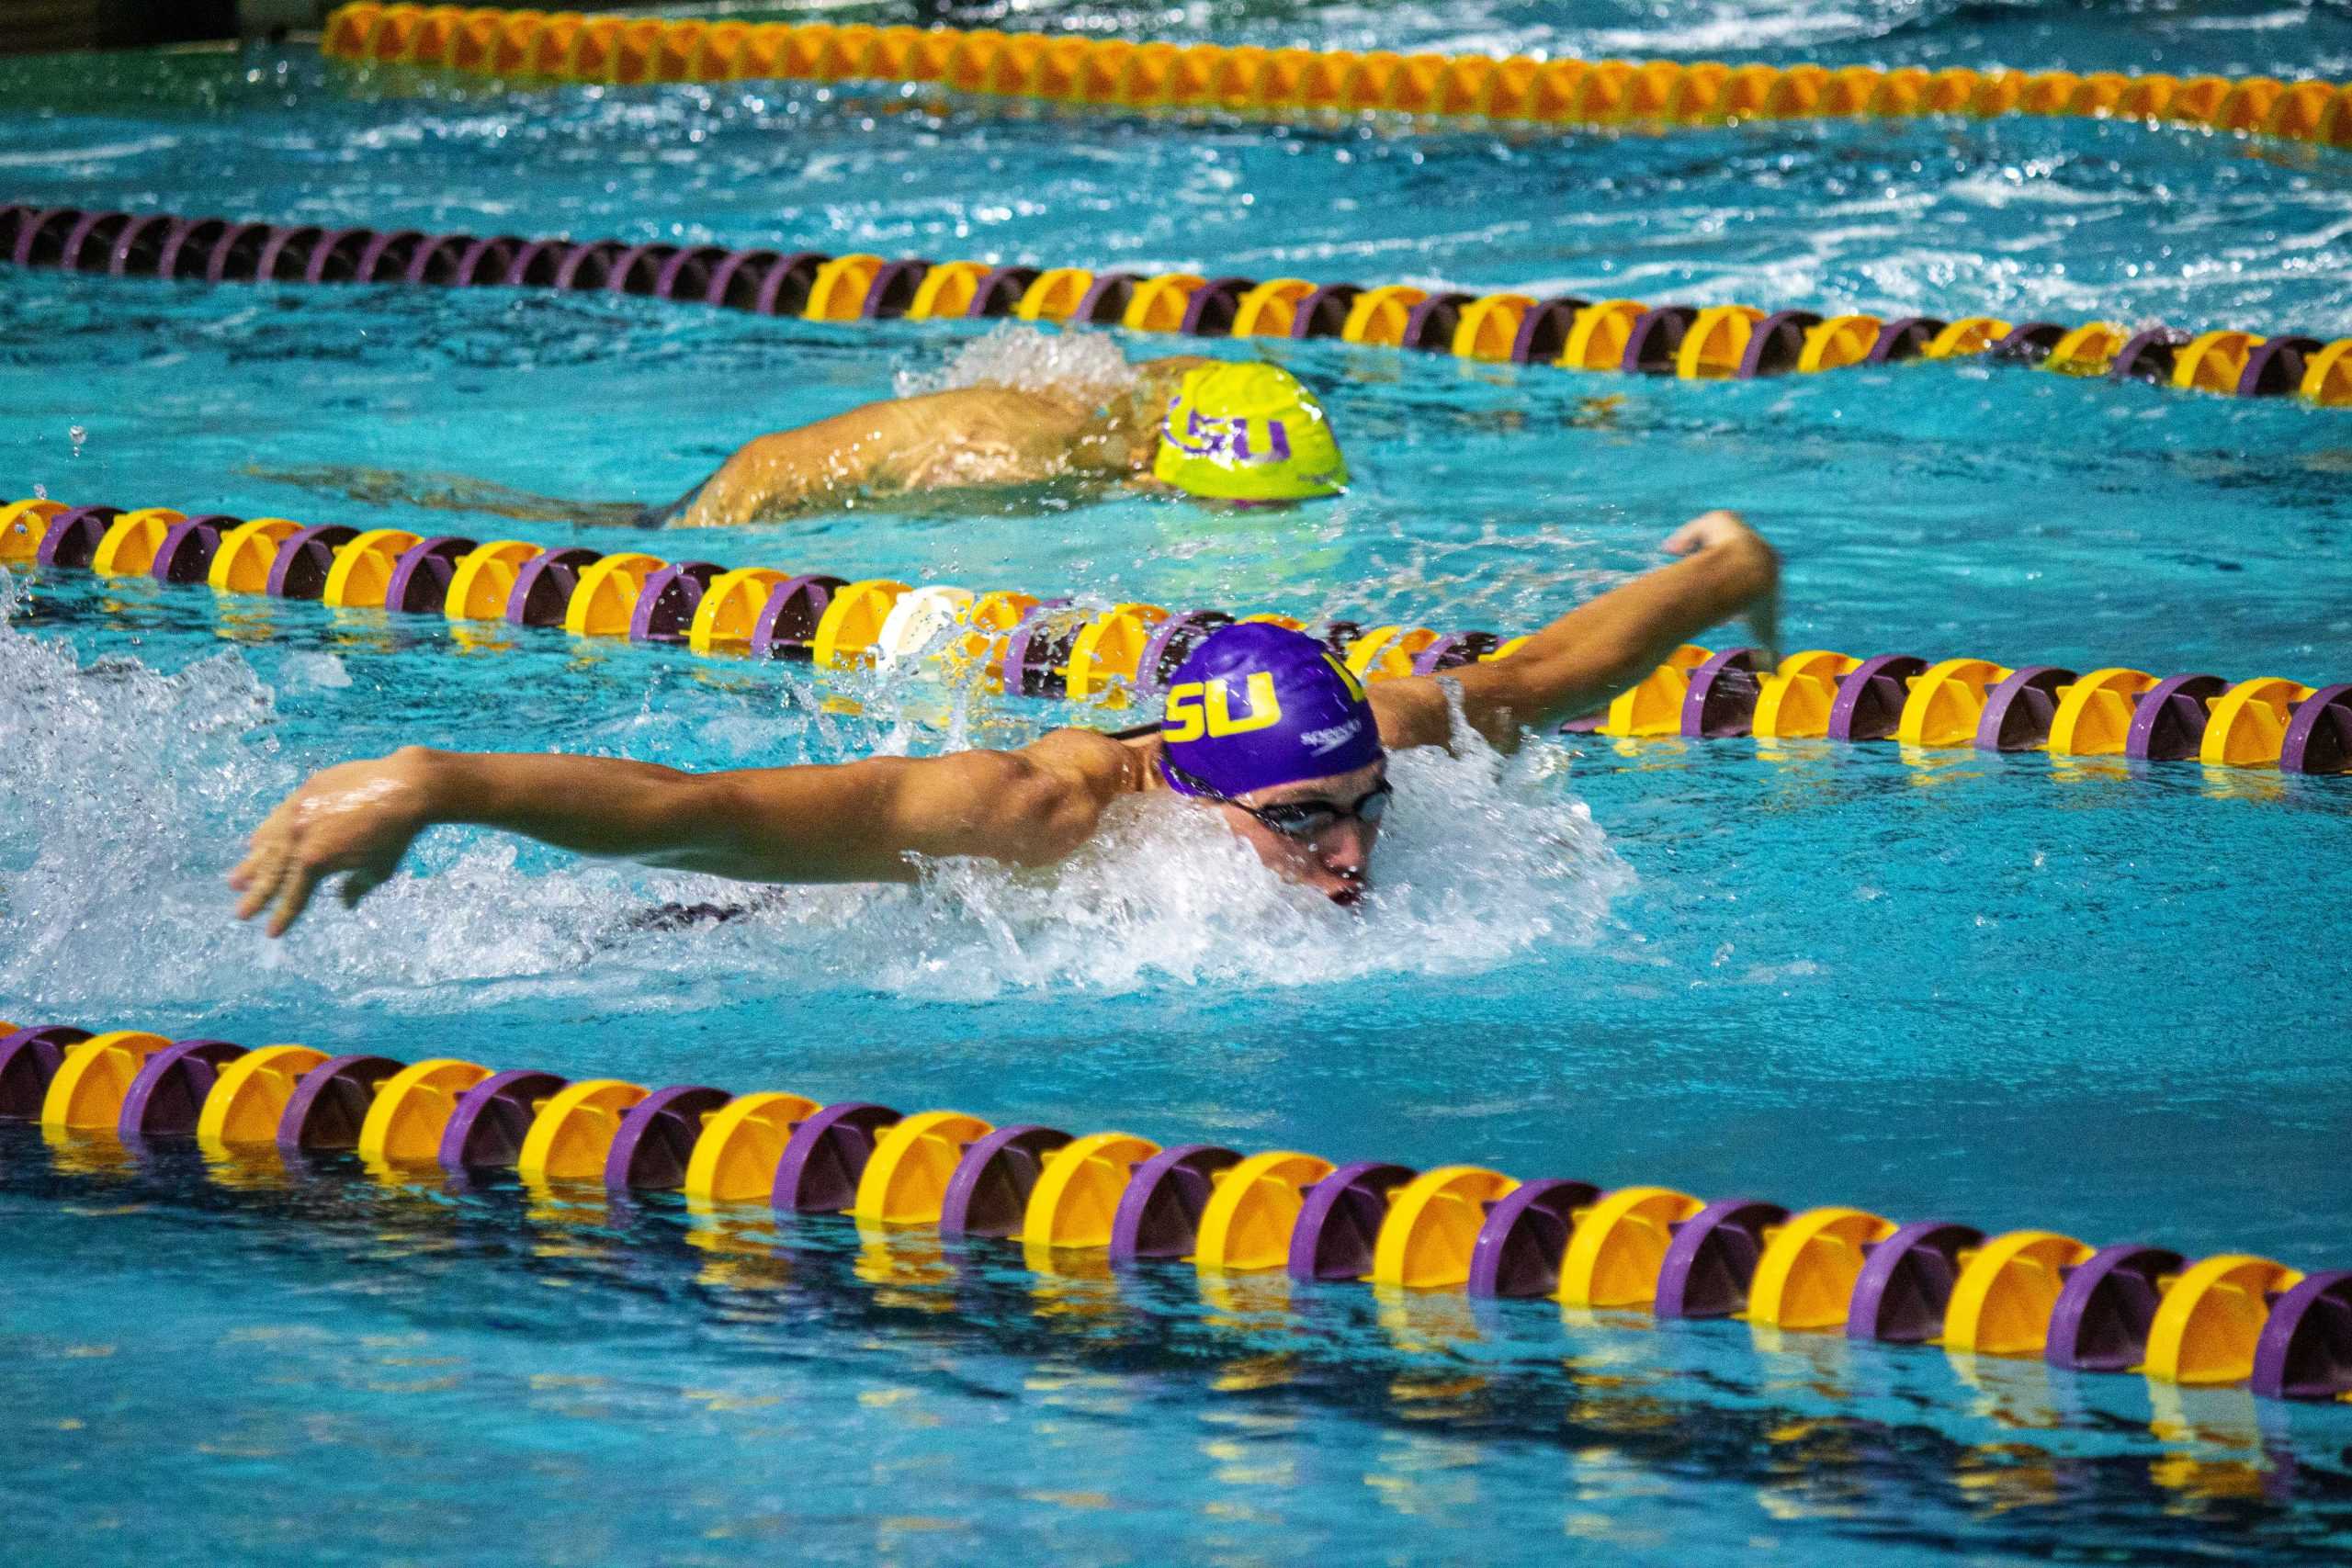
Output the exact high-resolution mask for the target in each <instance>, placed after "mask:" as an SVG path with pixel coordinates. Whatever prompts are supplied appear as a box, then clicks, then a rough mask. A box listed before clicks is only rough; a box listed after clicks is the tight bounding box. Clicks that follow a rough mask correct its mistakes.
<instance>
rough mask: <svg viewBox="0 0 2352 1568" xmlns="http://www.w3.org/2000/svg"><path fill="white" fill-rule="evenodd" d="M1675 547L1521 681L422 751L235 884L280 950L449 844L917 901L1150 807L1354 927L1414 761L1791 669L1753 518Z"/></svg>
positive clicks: (1769, 562) (1217, 684) (315, 821)
mask: <svg viewBox="0 0 2352 1568" xmlns="http://www.w3.org/2000/svg"><path fill="white" fill-rule="evenodd" d="M1666 548H1667V551H1668V554H1671V555H1676V556H1679V557H1680V559H1679V560H1677V561H1675V562H1674V563H1673V564H1672V565H1669V566H1665V567H1661V568H1659V569H1658V570H1655V571H1651V572H1648V573H1645V575H1643V576H1641V577H1638V578H1635V579H1634V580H1633V581H1630V582H1625V583H1621V584H1620V585H1618V586H1617V587H1615V588H1612V589H1611V590H1610V591H1609V592H1606V593H1603V594H1601V595H1600V597H1599V598H1597V599H1593V600H1591V601H1589V602H1588V603H1586V604H1580V605H1578V606H1577V607H1576V608H1575V609H1573V610H1570V611H1568V612H1567V613H1566V615H1562V616H1560V617H1559V618H1558V619H1557V620H1555V621H1554V622H1553V623H1552V624H1551V625H1549V626H1545V627H1544V628H1543V629H1542V630H1541V631H1538V632H1536V633H1535V634H1534V635H1533V636H1532V637H1525V638H1523V639H1521V640H1520V642H1519V644H1518V646H1517V647H1516V648H1515V649H1513V651H1511V652H1510V654H1508V655H1506V656H1504V657H1501V658H1498V659H1491V660H1482V661H1480V662H1478V663H1475V664H1467V665H1464V666H1463V667H1461V668H1460V669H1458V670H1451V671H1446V672H1445V673H1443V674H1440V675H1415V676H1409V677H1407V678H1405V679H1402V680H1395V681H1382V682H1377V683H1375V684H1374V685H1372V686H1370V687H1366V686H1365V685H1364V684H1363V682H1359V681H1358V680H1357V679H1356V677H1355V676H1354V675H1353V674H1352V673H1351V672H1350V671H1348V670H1347V669H1345V668H1344V667H1343V666H1341V665H1340V662H1339V661H1338V660H1335V659H1333V658H1331V657H1330V656H1329V654H1328V653H1327V652H1326V651H1325V650H1324V649H1323V648H1322V647H1321V645H1319V644H1317V642H1316V641H1315V640H1314V639H1313V638H1310V637H1302V636H1299V635H1298V634H1296V633H1294V632H1288V631H1283V630H1281V629H1279V628H1277V627H1274V626H1266V625H1261V624H1250V623H1243V624H1239V625H1234V626H1224V627H1220V628H1218V629H1217V630H1216V631H1215V632H1214V633H1212V634H1211V635H1210V636H1209V637H1206V638H1205V639H1204V640H1203V641H1202V642H1201V644H1200V645H1199V646H1198V647H1196V648H1195V649H1193V651H1192V653H1191V654H1190V655H1189V656H1188V657H1187V658H1186V659H1185V660H1184V661H1183V663H1182V665H1180V666H1179V667H1178V669H1177V670H1176V671H1174V672H1173V678H1172V679H1171V681H1170V684H1169V687H1168V690H1167V693H1166V694H1165V699H1164V707H1163V711H1162V714H1161V718H1160V722H1159V724H1157V725H1152V726H1149V727H1148V728H1144V729H1140V730H1128V731H1123V732H1121V733H1119V734H1115V735H1106V734H1103V733H1101V732H1099V731H1096V730H1091V729H1057V730H1054V731H1052V732H1050V733H1048V734H1046V735H1045V736H1043V737H1041V738H1040V739H1036V740H1035V741H1032V742H1031V743H1030V744H1028V745H1026V746H1023V747H1022V748H1020V749H1019V750H1006V751H999V750H967V751H954V752H949V753H947V754H946V755H944V756H937V757H865V758H861V759H859V760H857V761H849V762H836V763H820V764H810V765H804V766H799V767H788V768H744V769H737V770H734V771H731V772H723V773H681V772H679V771H678V770H676V769H673V768H664V767H658V766H656V765H654V764H652V763H650V762H636V761H628V759H626V758H620V757H564V756H553V755H547V754H531V755H520V754H518V755H504V756H501V755H486V754H467V753H460V752H449V751H428V750H424V748H422V747H415V746H409V747H403V748H401V750H397V751H395V752H393V753H392V754H391V755H390V756H389V757H380V758H377V759H374V760H372V761H358V762H345V763H343V764H342V765H340V766H338V767H333V768H328V769H326V770H325V771H324V772H322V773H317V774H314V775H313V776H312V777H311V779H310V781H309V782H308V783H306V784H303V785H302V787H301V788H300V789H298V790H296V791H295V792H294V793H293V794H292V795H288V796H287V797H286V799H285V800H284V801H283V802H282V803H280V804H279V806H278V807H277V809H276V810H275V811H273V812H271V813H270V814H269V816H268V818H266V820H264V821H263V822H262V824H261V825H260V826H259V827H258V828H256V829H254V835H253V842H252V844H251V846H250V847H249V849H248V851H247V852H246V855H245V858H244V860H243V862H242V863H240V864H239V865H238V866H237V867H236V869H235V870H234V871H232V872H231V873H230V874H229V882H230V886H232V887H234V888H235V889H236V890H237V891H238V893H239V894H240V895H241V897H240V900H239V903H238V907H237V913H238V915H239V917H240V918H241V919H251V918H252V917H254V916H255V915H259V914H261V913H263V912H264V911H267V913H268V917H269V919H268V927H269V931H270V934H271V935H273V936H277V935H279V934H282V933H283V932H284V931H285V930H286V928H287V927H288V926H290V925H292V924H293V923H294V922H295V920H296V919H300V916H301V913H302V911H303V909H304V908H306V907H307V906H308V905H309V903H310V901H311V894H312V893H313V892H314V891H316V890H317V888H318V886H319V885H320V883H321V881H322V879H324V878H326V877H329V876H332V875H335V874H342V875H343V882H342V886H341V889H340V891H341V894H342V897H343V901H344V902H345V904H355V903H356V902H358V901H359V899H361V898H362V897H366V896H367V894H368V891H369V890H370V889H372V888H374V887H376V886H378V885H379V884H380V883H382V882H383V881H384V880H385V878H387V877H389V876H390V875H391V874H392V873H393V872H394V871H395V870H396V869H397V868H398V867H399V865H400V863H401V858H402V857H403V856H404V855H406V854H407V852H408V847H409V844H410V843H411V841H412V840H414V839H415V838H416V836H417V835H418V834H419V833H421V832H423V831H424V829H427V828H430V827H432V826H434V825H435V824H436V823H444V822H448V823H470V824H473V825H475V826H478V827H484V828H495V829H503V830H504V831H506V832H510V833H520V834H523V835H526V836H527V837H529V838H533V839H537V840H540V841H542V842H544V843H549V844H554V845H557V846H559V847H560V848H563V849H567V850H573V851H577V852H580V853H582V854H590V855H614V856H628V857H630V858H633V859H636V860H639V861H641V862H644V863H648V864H651V865H658V866H667V867H670V868H673V869H675V870H683V871H701V872H710V873H714V874H718V875H720V876H731V877H736V878H739V879H741V880H743V881H746V882H910V881H913V880H914V879H915V878H916V877H917V875H918V874H920V870H921V866H922V863H923V862H924V861H925V860H928V859H936V858H938V857H941V856H956V855H971V856H978V857H982V858H985V859H989V860H995V861H1000V862H1005V863H1012V864H1016V865H1043V864H1048V863H1052V862H1055V861H1058V860H1061V859H1063V858H1065V857H1066V856H1069V855H1070V854H1073V853H1075V852H1077V851H1078V849H1079V847H1080V845H1082V844H1084V843H1086V842H1087V841H1088V840H1091V838H1093V837H1094V834H1095V831H1096V829H1098V828H1099V827H1100V826H1101V824H1102V822H1103V816H1104V813H1106V812H1107V811H1109V810H1110V809H1111V807H1112V806H1113V805H1114V803H1115V802H1117V801H1119V800H1122V799H1125V798H1126V797H1129V796H1135V795H1145V796H1151V797H1155V798H1156V799H1158V800H1159V802H1160V803H1161V804H1162V805H1163V806H1165V807H1169V808H1172V809H1186V810H1200V811H1207V812H1213V813H1215V814H1216V816H1217V818H1219V819H1220V820H1221V821H1222V822H1223V823H1224V824H1225V825H1226V826H1227V828H1229V829H1231V830H1232V831H1233V832H1234V833H1235V834H1236V835H1237V836H1238V837H1239V838H1240V839H1241V840H1244V841H1245V842H1247V843H1248V844H1249V845H1250V848H1251V849H1252V850H1254V851H1255V852H1257V854H1258V856H1259V858H1260V859H1261V860H1262V861H1263V862H1265V863H1266V864H1267V865H1268V866H1269V867H1271V868H1272V870H1273V871H1274V873H1275V874H1277V875H1280V876H1282V877H1283V878H1284V879H1286V880H1288V881H1290V882H1293V883H1295V884H1297V885H1299V886H1306V887H1309V888H1312V889H1314V890H1315V891H1317V892H1318V893H1321V894H1323V895H1324V896H1325V897H1329V899H1330V900H1331V901H1332V902H1333V903H1335V904H1339V905H1342V906H1345V905H1351V904H1354V903H1356V902H1358V901H1359V900H1360V899H1361V898H1362V897H1363V895H1364V893H1365V890H1366V889H1367V888H1368V887H1369V886H1371V861H1372V852H1373V846H1374V840H1376V839H1377V838H1378V837H1379V833H1380V824H1381V820H1382V818H1384V817H1385V816H1386V815H1387V812H1388V805H1389V799H1390V795H1389V785H1388V757H1389V755H1390V753H1392V752H1396V751H1401V750H1407V749H1408V748H1411V747H1417V746H1447V747H1451V746H1454V745H1457V744H1463V743H1464V742H1465V741H1466V740H1467V737H1466V735H1465V734H1464V730H1465V729H1466V730H1469V731H1475V732H1476V734H1477V735H1479V736H1481V737H1483V738H1484V739H1485V740H1486V741H1487V743H1489V744H1492V745H1494V746H1498V747H1500V748H1503V749H1506V750H1508V749H1510V748H1512V747H1515V746H1517V745H1518V744H1519V741H1520V739H1521V736H1522V735H1523V734H1525V733H1527V732H1530V731H1540V730H1543V729H1545V728H1550V727H1552V726H1554V725H1556V724H1558V723H1559V722H1560V721H1561V720H1563V719H1566V718H1570V717H1573V716H1576V715H1577V714H1579V713H1589V712H1591V711H1592V710H1593V709H1595V708H1598V707H1600V706H1601V705H1604V704H1606V703H1607V702H1608V701H1609V700H1610V699H1611V697H1613V696H1615V695H1616V694H1618V693H1619V692H1622V691H1624V690H1625V689H1626V688H1628V687H1630V686H1632V685H1633V684H1634V682H1637V681H1640V680H1642V679H1643V678H1644V677H1645V676H1647V675H1648V674H1649V673H1650V672H1651V671H1653V670H1655V669H1656V668H1657V665H1658V664H1659V663H1660V662H1661V661H1662V660H1665V659H1666V657H1667V656H1668V654H1670V653H1672V652H1673V651H1674V649H1675V648H1676V647H1677V646H1678V645H1679V644H1681V643H1684V642H1687V641H1689V640H1690V639H1691V638H1692V637H1696V636H1697V635H1698V634H1699V633H1700V632H1702V631H1703V630H1705V629H1706V628H1707V627H1708V626H1713V625H1714V624H1715V623H1716V622H1718V621H1722V620H1726V619H1729V618H1730V617H1732V616H1734V615H1746V616H1747V619H1748V621H1749V623H1750V626H1751V627H1752V629H1753V634H1754V640H1755V641H1756V642H1758V644H1760V645H1762V646H1764V647H1765V648H1767V649H1770V646H1771V645H1772V643H1773V642H1774V641H1775V639H1776V635H1777V627H1776V626H1775V624H1774V623H1775V617H1776V612H1777V606H1778V604H1779V583H1780V558H1779V557H1778V556H1776V555H1775V554H1774V553H1773V551H1772V548H1771V547H1770V546H1769V545H1767V544H1766V543H1765V542H1764V541H1763V540H1762V539H1761V538H1760V537H1758V536H1757V534H1756V533H1755V531H1754V530H1752V529H1750V528H1749V527H1748V526H1747V524H1746V523H1744V522H1742V521H1741V520H1740V519H1739V518H1738V517H1736V515H1734V514H1733V513H1728V512H1710V513H1707V514H1706V515H1704V516H1702V517H1699V518H1695V519H1693V520H1692V521H1691V522H1689V523H1686V524H1684V525H1682V526H1681V527H1680V528H1678V529H1676V530H1675V532H1674V533H1673V535H1672V536H1670V537H1668V540H1667V541H1666ZM1767 659H1768V661H1769V660H1770V654H1769V653H1768V655H1767ZM717 912H718V913H719V914H720V915H721V916H722V917H723V915H724V913H725V911H723V910H721V911H717Z"/></svg>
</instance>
